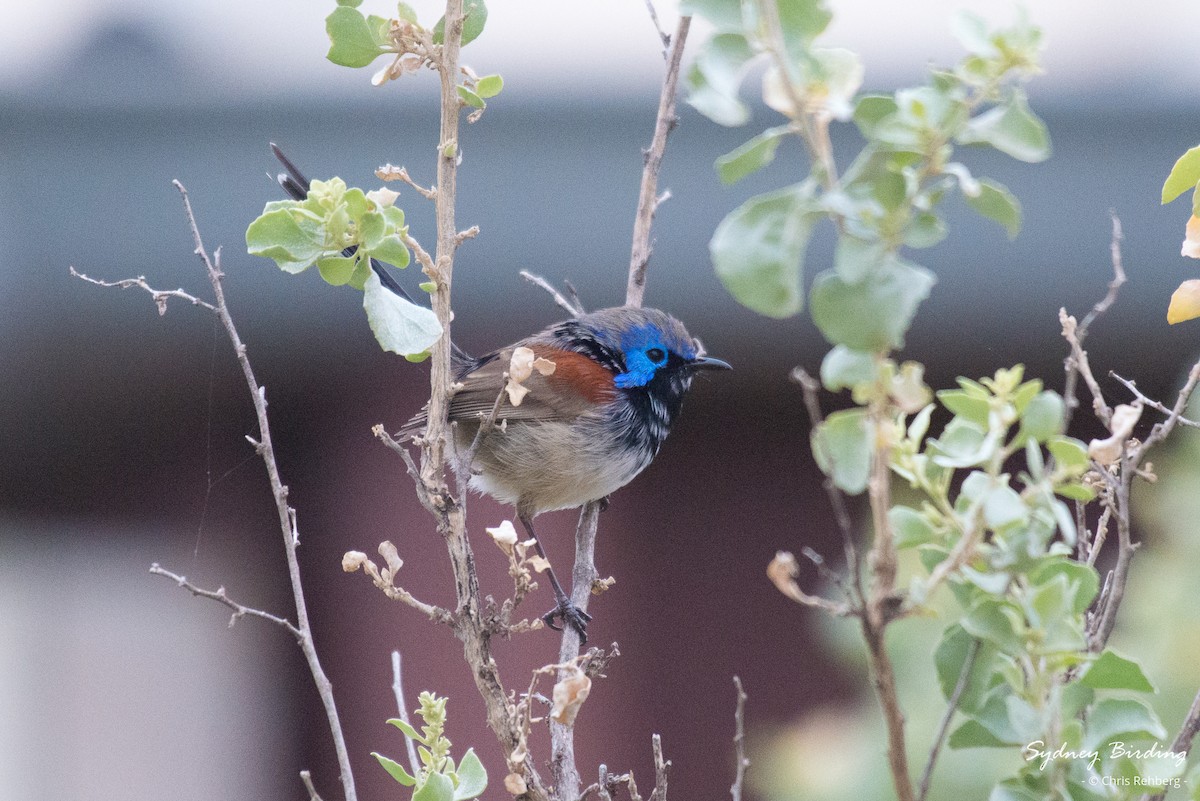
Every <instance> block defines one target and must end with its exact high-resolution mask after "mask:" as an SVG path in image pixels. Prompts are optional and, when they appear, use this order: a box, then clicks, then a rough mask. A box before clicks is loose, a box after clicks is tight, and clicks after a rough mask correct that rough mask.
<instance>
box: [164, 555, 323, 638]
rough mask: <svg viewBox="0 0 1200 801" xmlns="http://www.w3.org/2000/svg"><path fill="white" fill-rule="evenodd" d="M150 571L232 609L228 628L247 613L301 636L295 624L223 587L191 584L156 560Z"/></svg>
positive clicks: (293, 634)
mask: <svg viewBox="0 0 1200 801" xmlns="http://www.w3.org/2000/svg"><path fill="white" fill-rule="evenodd" d="M150 573H151V574H153V575H155V576H163V577H164V578H169V579H170V580H171V581H174V582H175V583H176V584H178V585H179V586H180V587H182V588H183V589H185V590H187V591H188V592H190V593H191V594H192V595H195V596H196V597H198V598H208V599H210V600H213V601H216V602H217V603H220V604H224V605H225V606H227V607H229V608H230V609H232V610H233V614H232V615H231V616H230V618H229V627H230V628H233V625H234V624H235V623H237V622H238V620H240V619H241V618H243V617H246V616H247V615H249V616H250V617H257V618H261V619H262V620H266V621H267V622H269V623H274V624H275V625H276V626H279V627H281V628H283V629H284V630H285V631H287V633H288V634H291V635H292V636H293V637H295V638H297V639H299V638H300V637H301V633H300V629H298V628H296V626H295V625H293V624H292V621H290V620H287V619H286V618H282V617H279V616H278V615H273V614H271V613H270V612H264V611H263V610H261V609H254V608H253V607H249V606H245V605H243V604H240V603H238V602H237V601H235V600H233V599H232V598H230V597H229V596H228V595H226V594H225V588H224V587H217V588H216V589H215V590H205V589H201V588H200V587H197V586H196V585H195V584H192V583H191V582H190V581H188V580H187V578H186V577H185V576H180V575H177V574H175V573H172V572H171V571H170V570H166V569H164V568H163V567H160V566H159V564H158V563H157V562H156V563H154V564H152V565H150Z"/></svg>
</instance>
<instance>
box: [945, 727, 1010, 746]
mask: <svg viewBox="0 0 1200 801" xmlns="http://www.w3.org/2000/svg"><path fill="white" fill-rule="evenodd" d="M946 744H947V745H949V746H950V747H951V748H953V749H955V750H956V751H957V750H959V749H962V748H1007V747H1008V746H1009V745H1010V743H1007V742H1005V741H1004V740H1001V739H1000V738H999V737H997V736H996V735H994V734H992V733H991V732H990V731H988V730H987V728H985V727H984V726H983V725H982V724H981V723H979V721H977V720H968V721H966V722H965V723H963V725H961V726H959V727H958V728H957V729H955V730H954V731H953V732H951V733H950V739H949V740H948V741H947V742H946Z"/></svg>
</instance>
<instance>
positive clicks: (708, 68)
mask: <svg viewBox="0 0 1200 801" xmlns="http://www.w3.org/2000/svg"><path fill="white" fill-rule="evenodd" d="M754 56H755V51H754V49H753V48H752V47H751V46H750V43H749V42H747V41H746V37H745V36H743V35H741V34H740V33H721V34H717V35H716V36H714V37H713V38H712V39H710V40H709V41H708V43H707V44H706V45H705V46H704V48H703V49H702V50H701V51H700V53H699V54H698V55H697V56H696V60H695V61H694V62H692V66H691V69H689V70H688V74H687V84H688V89H689V91H688V98H687V102H688V105H690V106H691V107H692V108H694V109H696V110H697V111H699V112H700V113H701V114H703V115H704V116H706V117H708V118H709V119H710V120H712V121H713V122H715V123H717V124H718V125H725V126H729V127H732V126H736V125H744V124H745V123H746V121H747V120H748V119H750V111H749V109H747V108H746V105H745V104H744V103H742V101H741V100H739V99H738V87H739V86H740V85H741V82H742V74H743V72H744V71H745V69H746V65H747V64H748V63H749V62H750V61H751V59H753V58H754Z"/></svg>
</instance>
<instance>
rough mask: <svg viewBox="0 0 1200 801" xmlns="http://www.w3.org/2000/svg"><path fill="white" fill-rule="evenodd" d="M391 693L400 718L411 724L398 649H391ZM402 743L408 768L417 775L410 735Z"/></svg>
mask: <svg viewBox="0 0 1200 801" xmlns="http://www.w3.org/2000/svg"><path fill="white" fill-rule="evenodd" d="M392 694H393V695H395V696H396V710H397V711H398V712H399V715H400V719H401V720H403V721H404V722H405V723H407V724H408V725H409V726H412V721H411V720H409V714H408V704H406V703H405V702H404V674H403V673H402V672H401V657H400V651H399V650H396V651H392ZM404 745H405V746H406V747H407V748H408V767H409V770H411V771H412V775H413V776H419V775H420V773H421V762H420V760H419V759H417V747H416V745H415V744H414V743H413V741H412V738H411V737H405V738H404Z"/></svg>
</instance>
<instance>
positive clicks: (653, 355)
mask: <svg viewBox="0 0 1200 801" xmlns="http://www.w3.org/2000/svg"><path fill="white" fill-rule="evenodd" d="M646 356H648V357H649V358H650V361H652V362H654V363H655V364H662V363H663V362H664V361H665V360H666V358H667V354H666V351H664V350H663V349H662V348H651V349H650V350H648V351H646Z"/></svg>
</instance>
